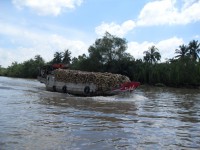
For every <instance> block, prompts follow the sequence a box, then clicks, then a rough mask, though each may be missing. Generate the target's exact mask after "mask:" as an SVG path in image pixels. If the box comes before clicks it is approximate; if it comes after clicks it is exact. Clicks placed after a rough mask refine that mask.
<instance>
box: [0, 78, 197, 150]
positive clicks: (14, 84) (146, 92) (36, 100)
mask: <svg viewBox="0 0 200 150" xmlns="http://www.w3.org/2000/svg"><path fill="white" fill-rule="evenodd" d="M0 149H1V150H4V149H6V150H7V149H8V150H9V149H10V150H13V149H20V150H21V149H31V150H32V149H33V150H34V149H38V150H40V149H45V150H46V149H58V150H59V149H60V150H62V149H72V150H79V149H80V150H88V149H95V150H98V149H128V150H129V149H130V150H132V149H200V90H197V89H175V88H166V87H165V88H158V87H150V86H141V87H140V88H138V89H137V90H136V91H135V92H134V93H133V94H131V95H123V96H113V97H101V96H99V97H75V96H71V95H67V94H62V93H54V92H48V91H46V90H45V87H44V85H43V84H40V83H38V82H37V81H36V80H25V79H14V78H5V77H0Z"/></svg>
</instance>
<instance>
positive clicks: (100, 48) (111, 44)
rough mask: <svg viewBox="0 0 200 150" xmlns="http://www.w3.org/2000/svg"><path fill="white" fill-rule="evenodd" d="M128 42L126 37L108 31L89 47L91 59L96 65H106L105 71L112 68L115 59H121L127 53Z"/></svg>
mask: <svg viewBox="0 0 200 150" xmlns="http://www.w3.org/2000/svg"><path fill="white" fill-rule="evenodd" d="M126 49H127V42H126V40H125V39H122V38H119V37H116V36H113V35H111V34H110V33H108V32H106V33H105V35H104V36H103V38H101V39H97V40H96V41H95V43H94V44H93V45H92V46H90V47H89V49H88V52H89V59H90V60H91V61H93V63H95V65H97V66H99V67H101V66H104V69H103V71H109V70H110V69H112V68H113V67H112V66H113V65H115V64H113V63H114V62H115V61H121V60H123V58H125V57H126V56H128V55H127V53H126V52H125V51H126Z"/></svg>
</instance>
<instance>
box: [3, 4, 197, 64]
mask: <svg viewBox="0 0 200 150" xmlns="http://www.w3.org/2000/svg"><path fill="white" fill-rule="evenodd" d="M0 11H1V13H0V65H1V66H3V67H7V66H9V65H11V63H12V62H14V61H17V62H19V63H21V62H23V61H25V60H28V59H30V58H34V56H35V55H37V54H39V55H41V56H42V57H43V58H44V59H45V61H49V60H51V59H52V58H53V54H54V53H55V52H56V51H64V50H65V49H69V50H70V51H71V52H72V57H77V56H78V55H82V54H83V53H85V54H88V51H87V50H88V47H89V46H90V45H92V44H93V43H94V42H95V40H96V39H97V38H101V37H102V36H103V35H104V33H105V32H106V31H108V32H110V33H111V34H113V35H116V36H118V37H121V38H125V39H126V40H127V42H128V49H127V52H129V53H130V54H131V55H132V56H133V57H134V58H136V59H139V58H141V59H142V58H143V52H144V51H145V50H148V47H150V46H152V45H155V46H156V47H157V48H158V49H159V51H160V53H161V56H162V61H165V60H166V59H169V58H172V57H174V56H175V54H174V52H175V49H176V48H178V46H179V45H181V44H188V42H189V41H191V40H198V41H199V42H200V28H199V27H200V0H143V1H141V0H123V1H122V0H1V1H0Z"/></svg>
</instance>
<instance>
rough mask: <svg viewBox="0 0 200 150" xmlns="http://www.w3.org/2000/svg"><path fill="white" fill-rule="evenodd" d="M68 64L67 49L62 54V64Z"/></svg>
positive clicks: (68, 53)
mask: <svg viewBox="0 0 200 150" xmlns="http://www.w3.org/2000/svg"><path fill="white" fill-rule="evenodd" d="M70 62H71V52H70V51H69V50H68V49H67V50H65V52H64V53H63V59H62V63H64V64H70Z"/></svg>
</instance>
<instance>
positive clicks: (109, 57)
mask: <svg viewBox="0 0 200 150" xmlns="http://www.w3.org/2000/svg"><path fill="white" fill-rule="evenodd" d="M126 50H127V41H126V39H124V38H119V37H117V36H114V35H111V34H110V33H108V32H106V33H105V35H104V36H103V37H102V38H99V39H96V40H95V42H94V44H93V45H91V46H90V47H89V48H88V53H89V55H88V56H86V55H85V54H83V55H80V56H78V57H74V58H72V57H71V52H70V51H69V50H64V52H55V54H54V57H53V59H52V60H51V61H50V62H45V61H44V59H43V58H42V57H41V56H40V55H36V56H35V57H34V58H33V59H30V60H27V61H25V62H23V63H17V62H13V63H12V64H11V66H9V67H8V68H2V67H0V75H3V76H10V77H22V78H36V77H37V74H38V68H40V67H41V66H44V65H51V64H55V63H64V64H69V66H70V69H75V70H82V71H92V72H111V73H119V74H123V75H126V76H128V77H129V78H130V79H131V80H134V81H139V82H141V83H143V84H151V85H166V86H174V87H182V86H192V87H196V86H200V61H199V60H200V59H199V53H200V43H199V42H198V41H196V40H192V41H190V42H189V44H188V45H184V44H183V45H180V46H179V47H178V48H177V49H176V50H175V56H174V57H173V58H170V59H168V60H167V61H166V62H162V63H161V62H160V60H161V54H160V52H159V49H158V48H156V47H155V46H154V45H152V46H151V47H149V48H148V50H146V51H144V53H143V54H144V56H143V59H135V58H134V57H133V56H132V55H131V54H129V53H127V52H126Z"/></svg>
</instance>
